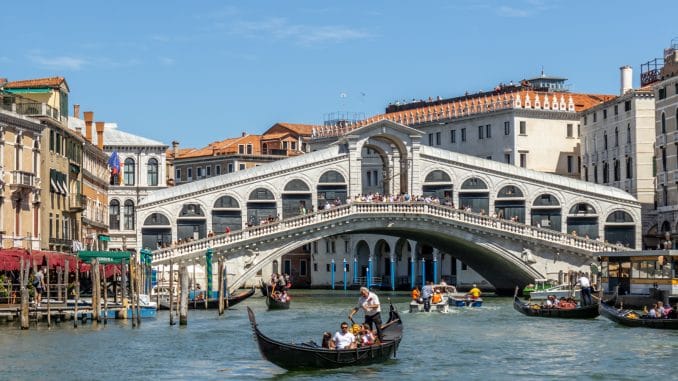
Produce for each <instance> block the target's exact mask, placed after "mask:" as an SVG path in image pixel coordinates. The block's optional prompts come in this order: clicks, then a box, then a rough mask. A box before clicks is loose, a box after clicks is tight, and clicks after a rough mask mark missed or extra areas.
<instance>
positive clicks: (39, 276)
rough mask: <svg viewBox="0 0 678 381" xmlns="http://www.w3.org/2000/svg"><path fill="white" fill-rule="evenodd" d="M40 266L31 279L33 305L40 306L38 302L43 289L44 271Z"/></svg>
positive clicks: (40, 299)
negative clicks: (33, 289) (33, 291)
mask: <svg viewBox="0 0 678 381" xmlns="http://www.w3.org/2000/svg"><path fill="white" fill-rule="evenodd" d="M43 271H44V270H43V269H42V268H41V269H40V270H38V272H37V273H36V274H35V279H34V280H33V286H35V306H36V307H40V302H41V301H42V292H43V290H44V289H45V273H44V272H43Z"/></svg>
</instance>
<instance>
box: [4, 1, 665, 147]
mask: <svg viewBox="0 0 678 381" xmlns="http://www.w3.org/2000/svg"><path fill="white" fill-rule="evenodd" d="M643 4H645V3H642V2H638V1H576V0H571V1H560V0H555V1H546V0H544V1H540V0H516V1H486V0H479V1H435V0H429V1H425V2H397V1H348V0H346V1H288V2H284V1H242V2H229V1H216V0H213V1H171V0H170V1H138V0H137V1H111V2H103V1H100V2H97V1H63V2H51V1H29V2H20V1H11V2H8V3H6V4H3V15H4V16H3V20H2V23H0V31H1V32H2V36H3V42H2V49H0V77H6V78H8V79H9V80H20V79H30V78H39V77H48V76H64V77H66V79H67V81H68V84H69V86H70V88H71V96H70V103H71V104H73V103H78V104H80V105H81V109H82V110H83V111H85V110H91V111H94V115H95V119H96V120H100V121H107V122H117V123H118V124H119V126H120V128H121V129H123V130H125V131H128V132H131V133H135V134H138V135H141V136H144V137H148V138H151V139H156V140H160V141H163V142H165V143H168V144H169V143H170V142H171V141H172V140H178V141H179V142H180V143H181V146H182V147H200V146H205V145H207V144H208V143H209V142H212V141H216V140H222V139H225V138H229V137H234V136H238V135H240V133H241V132H243V131H247V132H249V133H255V134H256V133H262V132H264V131H265V130H266V129H268V128H269V127H270V126H272V125H273V124H274V123H276V122H292V123H309V124H315V123H322V122H323V119H324V116H325V115H326V114H328V113H331V112H336V111H350V112H360V113H365V114H366V115H374V114H378V113H382V112H383V110H384V108H385V107H386V106H387V105H388V103H389V102H392V101H396V100H403V99H412V98H417V99H419V98H428V97H429V96H432V97H436V96H442V97H453V96H458V95H462V94H463V93H464V92H465V91H469V92H475V91H480V90H489V89H492V88H493V87H494V86H495V85H496V84H498V83H499V82H509V81H511V80H513V81H519V80H521V79H523V78H530V77H534V76H536V75H538V74H539V72H540V71H541V68H542V67H543V68H544V70H545V73H546V74H547V75H554V76H562V77H566V78H569V82H568V83H569V84H570V89H571V90H572V91H576V92H590V93H605V94H617V93H618V92H619V67H620V66H622V65H627V64H628V65H631V66H632V67H633V69H634V86H638V82H639V80H638V78H639V74H640V64H641V63H644V62H646V61H648V60H649V59H652V58H655V57H660V56H661V54H662V51H663V49H664V48H665V47H668V46H669V45H670V43H671V40H672V39H673V38H676V37H678V28H676V26H675V25H676V24H675V22H672V19H671V18H672V17H674V16H672V15H675V14H677V13H678V3H677V2H675V1H653V2H651V3H647V4H645V5H643ZM663 15H666V16H663Z"/></svg>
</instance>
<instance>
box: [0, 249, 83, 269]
mask: <svg viewBox="0 0 678 381" xmlns="http://www.w3.org/2000/svg"><path fill="white" fill-rule="evenodd" d="M21 258H23V259H24V263H26V262H29V263H31V264H35V265H38V266H47V260H48V259H49V267H50V268H51V269H54V268H57V267H64V266H65V263H66V260H68V268H69V271H75V263H76V260H77V258H76V256H75V255H73V254H70V253H60V252H54V251H40V250H32V251H28V250H25V249H16V248H15V249H0V271H16V270H19V266H20V264H21ZM87 270H89V266H87V268H83V267H82V264H81V267H80V271H87Z"/></svg>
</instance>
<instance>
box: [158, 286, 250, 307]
mask: <svg viewBox="0 0 678 381" xmlns="http://www.w3.org/2000/svg"><path fill="white" fill-rule="evenodd" d="M255 292H256V291H255V289H254V288H251V289H249V290H247V291H240V292H238V293H236V294H232V295H231V296H229V297H228V298H224V308H226V307H228V308H230V307H233V306H234V305H236V304H238V303H240V302H242V301H243V300H245V299H247V298H249V297H250V296H252V295H254V293H255ZM175 303H177V302H175ZM175 308H176V305H175ZM217 308H219V299H217V298H210V299H207V301H205V300H204V299H202V300H192V299H191V300H189V301H188V309H191V310H193V309H195V310H213V309H217ZM158 309H159V310H168V309H169V301H167V300H161V301H160V303H159V304H158Z"/></svg>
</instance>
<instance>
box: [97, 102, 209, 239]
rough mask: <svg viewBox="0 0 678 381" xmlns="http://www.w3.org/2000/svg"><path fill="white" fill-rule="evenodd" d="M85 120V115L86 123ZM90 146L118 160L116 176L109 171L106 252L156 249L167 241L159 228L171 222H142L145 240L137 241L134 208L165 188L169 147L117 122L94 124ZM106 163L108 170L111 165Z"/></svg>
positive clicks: (160, 220)
mask: <svg viewBox="0 0 678 381" xmlns="http://www.w3.org/2000/svg"><path fill="white" fill-rule="evenodd" d="M87 119H88V117H87V115H85V122H86V121H87ZM91 143H92V144H94V145H96V146H98V147H100V148H101V149H102V150H103V151H104V152H105V153H106V155H107V156H108V158H109V159H110V157H111V156H112V155H114V154H115V155H116V156H117V158H118V160H117V163H118V165H119V167H118V173H117V174H113V173H112V172H111V171H108V184H109V185H108V215H107V216H106V218H108V234H109V237H108V240H109V241H108V244H107V247H108V249H109V250H129V249H132V250H135V249H137V250H138V249H141V248H143V247H147V248H150V249H155V248H157V247H158V245H159V244H160V243H162V242H170V241H169V240H168V238H167V237H166V236H164V235H163V234H162V228H163V227H164V226H167V225H169V223H170V222H169V221H168V220H163V219H154V218H149V219H148V220H146V221H141V222H142V223H143V226H145V230H144V234H145V236H146V237H147V239H146V240H145V241H144V242H140V241H137V232H138V230H139V226H140V224H139V223H138V221H137V216H136V207H137V205H138V204H139V202H141V200H143V199H144V198H145V197H146V196H148V195H149V194H150V193H152V192H154V191H156V190H158V189H163V188H166V187H167V173H165V172H166V168H167V163H166V151H167V148H168V146H167V145H166V144H164V143H161V142H159V141H156V140H152V139H149V138H145V137H142V136H138V135H134V134H131V133H129V132H125V131H122V130H120V129H119V128H118V125H117V123H110V122H105V123H104V122H96V135H94V134H92V136H91ZM107 160H108V159H107ZM107 162H108V166H109V169H110V166H111V163H110V161H107ZM193 213H196V211H195V210H194V211H193Z"/></svg>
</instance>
